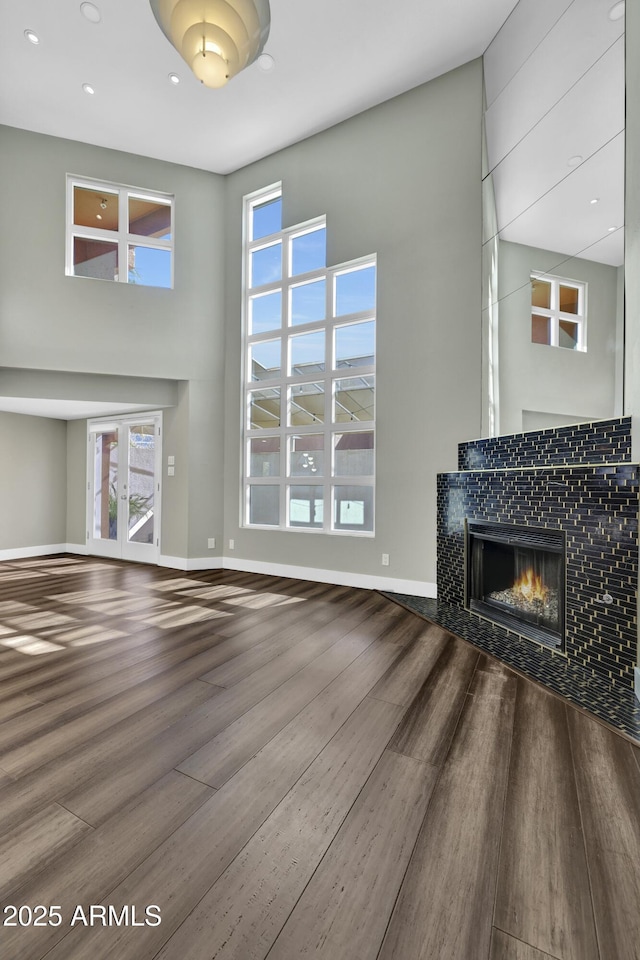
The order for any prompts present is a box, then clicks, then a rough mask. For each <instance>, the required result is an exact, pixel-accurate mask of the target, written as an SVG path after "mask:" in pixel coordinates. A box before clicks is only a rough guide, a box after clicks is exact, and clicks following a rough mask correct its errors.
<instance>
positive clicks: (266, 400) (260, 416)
mask: <svg viewBox="0 0 640 960" xmlns="http://www.w3.org/2000/svg"><path fill="white" fill-rule="evenodd" d="M279 426H280V388H279V387H275V388H274V389H273V390H252V391H251V392H250V393H249V428H250V429H251V430H273V429H274V427H279Z"/></svg>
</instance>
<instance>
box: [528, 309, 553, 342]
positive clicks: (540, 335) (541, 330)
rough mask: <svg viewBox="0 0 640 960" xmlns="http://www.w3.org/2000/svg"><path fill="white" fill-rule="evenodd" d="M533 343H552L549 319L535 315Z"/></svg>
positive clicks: (533, 318) (532, 327)
mask: <svg viewBox="0 0 640 960" xmlns="http://www.w3.org/2000/svg"><path fill="white" fill-rule="evenodd" d="M531 342H532V343H546V344H550V343H551V321H550V320H549V317H539V316H538V315H537V314H535V313H534V314H533V316H532V317H531Z"/></svg>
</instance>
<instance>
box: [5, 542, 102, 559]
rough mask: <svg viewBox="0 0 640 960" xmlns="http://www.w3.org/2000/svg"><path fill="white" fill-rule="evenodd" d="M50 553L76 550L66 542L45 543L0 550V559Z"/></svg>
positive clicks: (74, 551)
mask: <svg viewBox="0 0 640 960" xmlns="http://www.w3.org/2000/svg"><path fill="white" fill-rule="evenodd" d="M85 552H86V551H85ZM51 553H76V550H75V549H73V548H71V547H70V546H69V544H68V543H47V544H44V545H43V546H39V547H12V548H11V550H0V560H26V559H28V558H29V557H46V556H48V555H49V554H51Z"/></svg>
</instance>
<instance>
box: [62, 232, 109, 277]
mask: <svg viewBox="0 0 640 960" xmlns="http://www.w3.org/2000/svg"><path fill="white" fill-rule="evenodd" d="M73 274H74V276H75V277H94V278H95V279H96V280H117V279H118V244H117V243H108V242H107V241H106V240H84V239H83V238H82V237H74V238H73Z"/></svg>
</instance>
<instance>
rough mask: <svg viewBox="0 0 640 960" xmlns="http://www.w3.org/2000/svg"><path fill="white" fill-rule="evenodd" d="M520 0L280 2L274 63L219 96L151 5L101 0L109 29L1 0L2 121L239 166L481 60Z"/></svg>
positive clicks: (70, 0) (70, 7) (216, 166)
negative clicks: (29, 35)
mask: <svg viewBox="0 0 640 960" xmlns="http://www.w3.org/2000/svg"><path fill="white" fill-rule="evenodd" d="M515 2H516V0H481V2H478V0H393V2H392V3H390V2H389V0H322V2H315V3H312V2H311V0H271V32H270V35H269V38H268V40H267V44H266V46H265V53H268V54H270V55H271V56H272V57H273V58H274V61H275V66H274V68H273V70H272V71H270V72H268V73H265V72H264V71H263V70H261V68H260V67H259V66H258V64H257V63H255V64H252V65H251V66H250V67H248V68H247V69H246V70H244V71H243V72H242V73H240V74H239V75H238V76H236V77H234V78H233V79H232V80H231V81H230V82H229V84H228V85H227V86H226V87H224V88H223V89H221V90H210V89H208V88H206V87H204V86H202V84H200V83H199V81H198V80H196V78H195V76H194V75H193V74H192V73H191V71H190V70H189V69H188V68H187V66H186V64H185V63H184V61H183V60H182V59H181V57H180V56H179V54H178V53H177V52H176V50H174V48H173V47H172V46H171V45H170V43H169V41H168V40H167V39H166V38H165V36H164V35H163V33H162V32H161V30H160V28H159V27H158V24H157V23H156V20H155V18H154V16H153V13H152V12H151V7H150V5H149V3H148V0H94V3H95V5H96V6H97V7H98V8H99V10H100V13H101V20H100V22H99V23H92V22H90V21H89V20H87V19H86V18H85V17H84V16H83V15H82V13H81V11H80V6H81V3H80V0H55V2H52V0H19V2H16V0H0V17H1V23H2V31H1V36H2V39H1V40H0V44H1V47H0V91H1V92H0V122H2V123H4V124H7V125H9V126H14V127H21V128H24V129H27V130H34V131H37V132H39V133H46V134H52V135H54V136H59V137H65V138H67V139H72V140H80V141H83V142H85V143H92V144H97V145H98V146H104V147H113V148H116V149H119V150H124V151H127V152H130V153H136V154H140V155H141V156H149V157H155V158H157V159H161V160H168V161H172V162H174V163H181V164H186V165H188V166H193V167H199V168H202V169H204V170H209V171H212V172H215V173H229V172H230V171H233V170H236V169H238V168H239V167H242V166H244V165H245V164H247V163H250V162H252V161H254V160H258V159H259V158H261V157H264V156H267V155H268V154H271V153H273V152H274V151H276V150H278V149H280V148H282V147H285V146H287V145H289V144H291V143H295V142H297V141H299V140H302V139H304V138H305V137H308V136H310V135H311V134H313V133H316V132H318V131H320V130H324V129H326V128H327V127H330V126H332V125H333V124H335V123H337V122H339V121H340V120H344V119H346V118H347V117H351V116H353V115H355V114H357V113H360V112H361V111H362V110H365V109H367V108H368V107H371V106H374V105H375V104H377V103H381V102H382V101H384V100H388V99H389V98H390V97H394V96H396V95H397V94H400V93H403V92H404V91H406V90H409V89H411V88H412V87H415V86H417V85H418V84H421V83H424V82H425V81H427V80H430V79H432V78H433V77H436V76H439V75H440V74H442V73H445V72H446V71H448V70H451V69H453V68H454V67H457V66H459V65H461V64H463V63H466V62H467V61H469V60H472V59H473V58H475V57H478V56H480V55H481V54H482V53H483V52H484V50H485V48H486V47H487V46H488V44H489V42H490V41H491V38H492V37H493V36H494V35H495V34H496V32H497V31H498V29H499V28H500V26H501V24H502V23H503V22H504V21H505V19H506V18H507V16H508V15H509V13H510V12H511V10H512V8H513V7H514V6H515ZM26 29H30V30H33V31H34V32H35V33H36V34H37V36H38V37H39V40H40V42H39V44H38V45H37V46H36V45H34V44H32V43H29V41H28V40H27V39H26V38H25V36H24V31H25V30H26ZM172 72H173V73H176V74H178V75H179V77H180V78H181V82H180V83H179V84H178V85H177V86H174V85H173V84H172V83H171V82H170V80H169V74H170V73H172ZM84 83H90V84H91V85H92V86H93V87H94V89H95V93H94V95H93V96H90V95H87V94H86V93H84V92H83V89H82V85H83V84H84ZM144 118H146V120H145V119H144Z"/></svg>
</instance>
